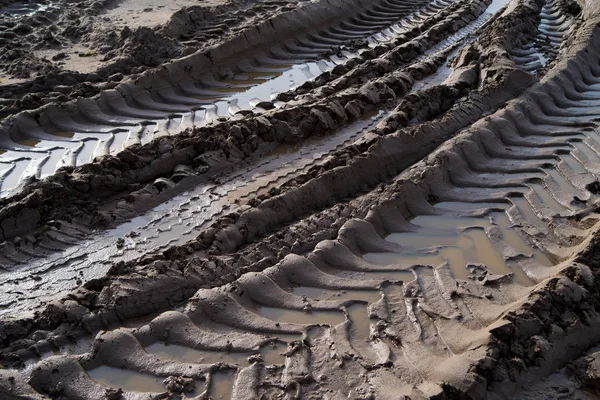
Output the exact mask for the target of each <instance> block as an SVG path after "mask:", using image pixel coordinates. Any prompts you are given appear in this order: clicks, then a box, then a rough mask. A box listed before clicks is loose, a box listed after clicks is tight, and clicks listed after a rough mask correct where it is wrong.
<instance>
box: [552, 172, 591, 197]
mask: <svg viewBox="0 0 600 400" xmlns="http://www.w3.org/2000/svg"><path fill="white" fill-rule="evenodd" d="M544 171H545V172H546V173H547V174H548V175H549V176H550V177H551V178H552V179H553V180H554V181H555V182H556V184H557V185H558V187H559V188H560V190H561V191H563V192H566V193H568V194H569V195H570V196H571V197H575V196H577V197H582V194H583V192H582V191H580V190H579V189H577V188H576V187H574V186H573V184H572V183H571V182H570V181H569V180H568V179H567V178H565V177H564V176H563V175H562V174H561V173H560V171H558V170H557V169H555V168H552V169H545V170H544Z"/></svg>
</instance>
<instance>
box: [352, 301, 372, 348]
mask: <svg viewBox="0 0 600 400" xmlns="http://www.w3.org/2000/svg"><path fill="white" fill-rule="evenodd" d="M346 310H347V312H348V316H349V318H350V322H351V327H350V336H351V338H353V339H356V340H368V339H369V335H370V332H371V319H370V318H369V316H368V312H367V305H366V304H360V303H357V304H352V305H351V306H348V307H346Z"/></svg>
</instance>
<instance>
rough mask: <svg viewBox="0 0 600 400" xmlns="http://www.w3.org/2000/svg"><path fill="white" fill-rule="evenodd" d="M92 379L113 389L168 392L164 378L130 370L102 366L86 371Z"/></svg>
mask: <svg viewBox="0 0 600 400" xmlns="http://www.w3.org/2000/svg"><path fill="white" fill-rule="evenodd" d="M86 372H87V374H88V375H89V377H90V378H92V379H93V380H95V381H96V382H100V383H103V384H105V385H107V386H110V387H113V388H122V389H123V390H124V391H132V392H151V393H163V392H166V391H167V388H166V386H165V384H164V383H163V380H164V378H158V377H154V376H151V375H146V374H140V373H138V372H134V371H131V370H128V369H120V368H114V367H108V366H106V365H102V366H100V367H98V368H94V369H91V370H89V371H86Z"/></svg>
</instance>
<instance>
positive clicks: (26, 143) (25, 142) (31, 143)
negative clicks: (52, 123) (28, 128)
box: [16, 139, 41, 147]
mask: <svg viewBox="0 0 600 400" xmlns="http://www.w3.org/2000/svg"><path fill="white" fill-rule="evenodd" d="M40 142H41V141H40V140H36V139H22V140H17V141H16V143H18V144H22V145H23V146H29V147H35V146H37V145H38V144H39V143H40Z"/></svg>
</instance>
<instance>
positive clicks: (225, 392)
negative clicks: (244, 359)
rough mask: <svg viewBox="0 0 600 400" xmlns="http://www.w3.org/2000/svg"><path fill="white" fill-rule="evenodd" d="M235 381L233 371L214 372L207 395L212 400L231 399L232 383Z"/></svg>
mask: <svg viewBox="0 0 600 400" xmlns="http://www.w3.org/2000/svg"><path fill="white" fill-rule="evenodd" d="M234 381H235V371H221V372H216V373H214V374H212V375H211V377H210V386H209V389H208V393H209V396H210V398H212V399H215V400H217V399H222V400H226V399H231V394H232V392H233V383H234Z"/></svg>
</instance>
